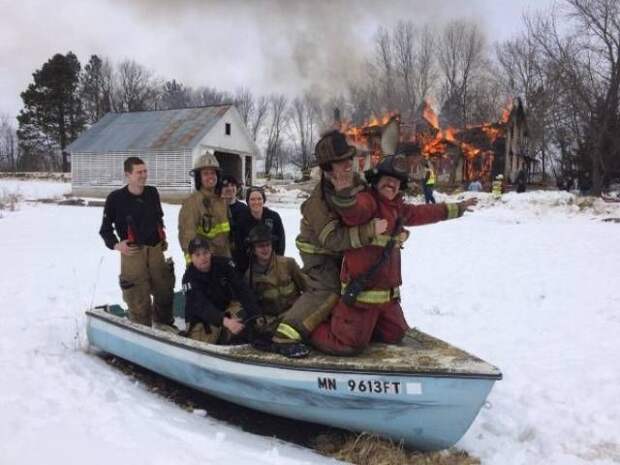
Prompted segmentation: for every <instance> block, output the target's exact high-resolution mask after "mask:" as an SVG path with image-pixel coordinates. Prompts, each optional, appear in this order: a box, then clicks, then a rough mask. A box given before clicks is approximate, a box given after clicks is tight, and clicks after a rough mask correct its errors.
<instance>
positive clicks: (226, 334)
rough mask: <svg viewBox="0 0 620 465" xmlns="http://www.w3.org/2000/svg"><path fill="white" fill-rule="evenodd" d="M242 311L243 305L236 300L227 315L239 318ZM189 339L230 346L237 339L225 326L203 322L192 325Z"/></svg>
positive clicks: (188, 335) (189, 330)
mask: <svg viewBox="0 0 620 465" xmlns="http://www.w3.org/2000/svg"><path fill="white" fill-rule="evenodd" d="M241 310H242V309H241V304H240V303H239V302H237V301H236V300H235V301H232V302H231V303H230V305H229V306H228V308H227V309H226V313H227V314H228V315H230V316H238V315H239V313H240V312H241ZM187 337H190V338H192V339H195V340H197V341H201V342H207V343H209V344H224V345H225V344H230V343H231V342H233V341H234V340H235V338H237V336H236V335H234V334H233V333H231V332H230V331H229V330H228V329H227V328H225V327H224V326H215V325H209V324H205V323H202V322H197V323H193V324H191V325H190V327H189V329H188V331H187Z"/></svg>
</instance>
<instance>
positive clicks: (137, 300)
mask: <svg viewBox="0 0 620 465" xmlns="http://www.w3.org/2000/svg"><path fill="white" fill-rule="evenodd" d="M123 166H124V170H125V176H126V178H127V185H126V186H125V187H123V188H122V189H118V190H115V191H113V192H111V193H110V195H108V197H107V198H106V201H105V207H104V210H103V221H102V223H101V228H100V230H99V234H100V235H101V237H102V238H103V240H104V242H105V244H106V246H107V247H108V248H109V249H112V250H117V251H118V252H119V253H120V255H121V274H120V286H121V290H122V292H123V300H124V301H125V303H126V304H127V307H128V308H129V319H130V320H132V321H135V322H136V323H140V324H143V325H146V326H151V324H152V325H153V327H156V328H157V329H162V330H169V331H174V332H176V328H175V327H174V326H173V323H174V318H173V316H172V300H173V290H174V264H173V263H172V259H170V258H169V259H168V260H166V259H165V257H164V251H165V250H166V249H167V246H168V245H167V243H166V235H165V232H164V221H163V217H164V213H163V210H162V208H161V202H160V200H159V193H158V192H157V189H156V188H155V187H153V186H147V185H146V180H147V169H146V165H145V163H144V161H142V160H141V159H140V158H137V157H129V158H127V159H126V160H125V162H124V165H123ZM151 296H152V298H153V303H151Z"/></svg>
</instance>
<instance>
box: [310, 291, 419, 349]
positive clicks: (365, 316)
mask: <svg viewBox="0 0 620 465" xmlns="http://www.w3.org/2000/svg"><path fill="white" fill-rule="evenodd" d="M408 329H409V326H408V325H407V322H406V321H405V316H404V315H403V310H402V308H401V307H400V303H399V301H398V300H396V299H394V300H391V301H390V302H387V303H384V304H364V305H355V306H353V307H349V306H347V305H345V304H344V303H343V302H342V301H339V302H338V304H337V305H336V306H335V307H334V309H333V311H332V316H331V319H330V320H328V321H325V322H323V323H321V324H320V325H319V326H318V327H317V328H316V329H315V330H314V331H313V332H312V335H311V336H310V341H311V343H312V345H313V346H314V347H316V348H317V349H318V350H320V351H321V352H325V353H328V354H333V355H355V354H358V353H360V352H361V351H362V350H364V349H365V348H366V347H367V346H368V344H370V342H371V341H376V342H385V343H387V344H397V343H399V342H400V341H401V339H402V338H403V336H404V335H405V333H406V332H407V330H408Z"/></svg>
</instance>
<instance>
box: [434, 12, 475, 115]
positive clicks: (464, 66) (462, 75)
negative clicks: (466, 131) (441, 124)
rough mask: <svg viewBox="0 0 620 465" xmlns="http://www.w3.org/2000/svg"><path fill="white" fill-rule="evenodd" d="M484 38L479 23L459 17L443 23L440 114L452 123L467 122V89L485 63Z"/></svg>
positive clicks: (440, 56) (469, 96)
mask: <svg viewBox="0 0 620 465" xmlns="http://www.w3.org/2000/svg"><path fill="white" fill-rule="evenodd" d="M484 45H485V40H484V37H483V35H482V33H481V32H480V31H479V29H478V26H476V25H475V24H473V23H468V22H466V21H462V20H458V21H452V22H450V23H448V24H447V25H446V27H445V28H444V30H443V33H442V35H441V40H440V42H439V67H440V69H441V72H442V74H443V79H444V88H443V101H444V105H443V108H444V110H442V113H447V114H448V115H447V116H448V117H449V118H450V119H454V120H455V121H451V122H453V123H456V124H458V125H459V126H466V125H467V124H469V123H470V117H469V104H470V98H471V95H470V91H471V88H472V85H473V81H474V80H475V79H476V76H477V73H478V72H479V71H480V70H481V69H483V66H484V58H485V57H484Z"/></svg>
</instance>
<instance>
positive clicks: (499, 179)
mask: <svg viewBox="0 0 620 465" xmlns="http://www.w3.org/2000/svg"><path fill="white" fill-rule="evenodd" d="M503 191H504V175H503V174H498V175H497V176H495V181H493V183H492V184H491V193H492V194H493V198H494V199H500V198H501V197H502V192H503Z"/></svg>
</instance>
